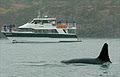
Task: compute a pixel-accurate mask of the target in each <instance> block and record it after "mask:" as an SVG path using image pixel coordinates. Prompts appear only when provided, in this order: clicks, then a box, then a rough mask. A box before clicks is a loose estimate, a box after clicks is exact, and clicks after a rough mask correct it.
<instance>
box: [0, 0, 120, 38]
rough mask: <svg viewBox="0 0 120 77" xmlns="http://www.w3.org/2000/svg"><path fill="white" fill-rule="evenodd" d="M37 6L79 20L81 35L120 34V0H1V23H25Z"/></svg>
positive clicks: (56, 15) (36, 11)
mask: <svg viewBox="0 0 120 77" xmlns="http://www.w3.org/2000/svg"><path fill="white" fill-rule="evenodd" d="M38 10H41V12H42V14H43V15H49V16H51V17H57V18H58V19H59V20H68V21H76V22H77V24H78V25H77V27H78V31H77V34H78V35H79V36H82V37H83V36H84V37H120V0H0V25H1V26H2V25H4V24H16V26H19V25H22V24H24V23H26V22H28V21H29V20H31V19H33V18H34V17H36V16H37V13H38Z"/></svg>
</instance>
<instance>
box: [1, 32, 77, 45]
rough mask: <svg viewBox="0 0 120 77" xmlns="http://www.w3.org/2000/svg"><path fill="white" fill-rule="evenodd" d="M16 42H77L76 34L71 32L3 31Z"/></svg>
mask: <svg viewBox="0 0 120 77" xmlns="http://www.w3.org/2000/svg"><path fill="white" fill-rule="evenodd" d="M3 34H4V35H6V37H8V39H10V40H11V41H12V42H14V43H24V42H46V43H47V42H77V41H78V38H77V36H76V35H69V34H36V33H3Z"/></svg>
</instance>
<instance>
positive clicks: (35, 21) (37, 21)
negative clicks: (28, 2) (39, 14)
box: [32, 20, 41, 24]
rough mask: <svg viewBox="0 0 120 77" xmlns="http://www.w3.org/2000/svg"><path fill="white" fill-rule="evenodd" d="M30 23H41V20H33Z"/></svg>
mask: <svg viewBox="0 0 120 77" xmlns="http://www.w3.org/2000/svg"><path fill="white" fill-rule="evenodd" d="M32 23H34V24H38V23H41V21H40V20H34V21H33V22H32Z"/></svg>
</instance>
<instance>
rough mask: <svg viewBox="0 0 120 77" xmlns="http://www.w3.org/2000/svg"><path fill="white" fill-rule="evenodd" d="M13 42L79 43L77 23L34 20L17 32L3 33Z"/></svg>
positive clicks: (54, 19) (38, 18) (39, 18)
mask: <svg viewBox="0 0 120 77" xmlns="http://www.w3.org/2000/svg"><path fill="white" fill-rule="evenodd" d="M2 33H3V34H4V35H6V36H7V37H8V38H9V39H10V40H11V41H12V42H14V43H15V42H79V40H78V37H77V35H76V23H75V22H71V23H69V22H61V21H57V19H56V18H50V17H48V16H45V17H40V16H38V17H37V18H34V19H33V20H32V21H31V22H28V23H26V24H24V25H22V26H19V27H18V29H17V30H16V31H12V30H9V31H4V32H2Z"/></svg>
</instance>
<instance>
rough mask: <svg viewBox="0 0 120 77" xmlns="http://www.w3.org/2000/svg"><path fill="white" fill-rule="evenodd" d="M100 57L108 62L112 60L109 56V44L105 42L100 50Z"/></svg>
mask: <svg viewBox="0 0 120 77" xmlns="http://www.w3.org/2000/svg"><path fill="white" fill-rule="evenodd" d="M97 58H98V59H100V60H103V61H106V62H107V61H108V62H111V61H110V58H109V54H108V44H107V43H105V44H104V46H103V48H102V50H101V52H100V55H99V56H98V57H97Z"/></svg>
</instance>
